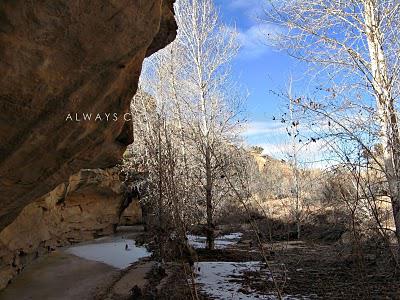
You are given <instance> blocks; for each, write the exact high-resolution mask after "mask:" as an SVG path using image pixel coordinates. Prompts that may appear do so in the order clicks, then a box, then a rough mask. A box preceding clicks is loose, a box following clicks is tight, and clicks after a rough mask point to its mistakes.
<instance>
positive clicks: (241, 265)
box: [195, 261, 309, 300]
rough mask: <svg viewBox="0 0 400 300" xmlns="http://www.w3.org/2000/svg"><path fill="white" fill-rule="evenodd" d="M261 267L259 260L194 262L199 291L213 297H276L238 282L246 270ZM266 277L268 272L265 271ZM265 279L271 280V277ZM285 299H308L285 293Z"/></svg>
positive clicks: (244, 299)
mask: <svg viewBox="0 0 400 300" xmlns="http://www.w3.org/2000/svg"><path fill="white" fill-rule="evenodd" d="M262 267H263V264H262V263H261V262H257V261H251V262H198V263H196V264H195V271H196V273H197V277H196V282H197V284H199V287H200V291H202V292H204V293H205V294H207V295H208V296H210V297H211V298H213V299H221V300H222V299H223V300H226V299H241V300H255V299H268V300H275V299H278V297H276V296H275V295H274V294H272V293H271V294H269V295H264V294H261V293H259V292H257V291H254V290H251V289H250V288H249V287H246V286H243V285H242V284H241V282H240V278H241V275H243V273H244V272H246V271H253V272H254V271H259V270H260V268H262ZM266 274H267V277H268V274H270V273H269V272H267V273H266ZM265 280H268V281H271V280H272V279H271V277H268V278H266V279H265ZM282 298H283V299H285V300H296V299H297V300H298V299H303V300H305V299H309V298H308V297H305V296H292V295H285V296H283V297H282Z"/></svg>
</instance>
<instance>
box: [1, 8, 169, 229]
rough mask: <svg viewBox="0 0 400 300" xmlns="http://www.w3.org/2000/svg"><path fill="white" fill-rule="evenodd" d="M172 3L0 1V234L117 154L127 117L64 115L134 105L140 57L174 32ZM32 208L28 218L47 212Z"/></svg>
mask: <svg viewBox="0 0 400 300" xmlns="http://www.w3.org/2000/svg"><path fill="white" fill-rule="evenodd" d="M172 2H173V0H146V1H142V0H130V1H120V0H111V1H110V0H99V1H66V0H43V1H24V0H15V1H7V0H5V1H1V2H0V74H1V76H0V112H1V113H0V230H1V229H2V228H4V227H5V226H7V225H8V224H10V223H11V222H12V221H13V219H14V218H15V217H16V216H17V215H18V213H19V212H20V211H21V210H22V209H23V208H24V207H25V206H26V205H27V204H29V203H31V202H32V201H34V200H35V199H38V198H39V197H40V196H42V195H44V194H46V193H47V192H49V191H51V190H52V189H54V188H55V187H56V186H57V185H58V184H60V183H61V182H65V181H66V180H67V179H68V177H69V176H70V175H71V174H74V173H76V172H78V171H79V170H80V169H89V168H108V167H112V166H114V165H115V164H116V163H117V161H118V160H119V159H120V158H121V156H122V153H123V151H124V150H125V147H126V145H127V144H129V143H130V142H131V129H130V122H124V120H123V118H119V119H118V120H117V121H112V122H105V121H103V122H96V123H93V122H66V116H67V114H68V113H75V112H78V113H82V112H93V113H113V112H115V113H118V114H119V115H122V114H123V113H125V112H127V111H128V110H129V102H130V99H131V98H132V96H133V95H134V93H135V91H136V88H137V82H138V78H139V75H140V71H141V65H142V62H143V59H144V58H145V57H146V56H148V55H150V54H151V53H153V52H155V51H157V50H158V49H160V48H162V47H164V46H165V45H166V44H167V43H169V42H171V41H172V40H173V38H174V37H175V33H176V24H175V20H174V16H173V9H172V4H173V3H172ZM43 201H44V200H43ZM82 201H85V200H83V199H82ZM91 201H94V199H93V200H91ZM43 203H45V202H43ZM34 205H36V206H38V207H42V206H43V205H44V206H43V209H39V208H38V209H36V210H34V211H31V212H30V211H29V210H27V211H26V212H24V213H25V214H27V216H26V217H27V218H31V219H32V221H31V222H35V221H34V220H36V219H35V218H37V216H38V215H39V216H40V215H41V214H44V213H45V212H46V209H47V206H46V205H47V204H43V205H42V206H39V205H38V204H37V203H36V204H34ZM82 205H83V206H84V204H82ZM82 205H81V207H82ZM99 205H101V204H99ZM74 209H75V210H77V211H78V210H80V208H79V206H75V208H74ZM71 215H73V214H71ZM71 217H72V216H71ZM49 222H50V221H49ZM32 224H35V223H32ZM40 230H41V229H40ZM46 230H50V227H49V228H48V229H46ZM59 230H61V229H59ZM38 231H39V230H38ZM4 234H5V233H4ZM40 234H42V233H40ZM43 234H45V233H43ZM46 234H47V233H46Z"/></svg>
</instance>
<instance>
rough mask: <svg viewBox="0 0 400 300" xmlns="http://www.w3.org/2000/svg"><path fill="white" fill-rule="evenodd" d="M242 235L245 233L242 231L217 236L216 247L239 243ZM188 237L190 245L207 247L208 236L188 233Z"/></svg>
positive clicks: (220, 247)
mask: <svg viewBox="0 0 400 300" xmlns="http://www.w3.org/2000/svg"><path fill="white" fill-rule="evenodd" d="M242 235H243V234H242V233H241V232H234V233H230V234H226V235H222V236H219V237H217V238H216V239H215V241H214V243H215V245H214V246H215V249H225V248H227V247H229V246H231V245H235V244H237V242H238V241H239V240H240V238H241V237H242ZM187 238H188V241H189V245H191V246H192V247H193V248H196V249H204V248H206V241H207V238H206V237H205V236H199V235H192V234H188V235H187Z"/></svg>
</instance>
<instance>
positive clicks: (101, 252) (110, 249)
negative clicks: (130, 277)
mask: <svg viewBox="0 0 400 300" xmlns="http://www.w3.org/2000/svg"><path fill="white" fill-rule="evenodd" d="M100 241H101V240H100ZM126 248H127V249H126ZM66 252H67V253H70V254H73V255H76V256H79V257H82V258H85V259H88V260H94V261H99V262H102V263H105V264H107V265H110V266H113V267H115V268H118V269H125V268H127V267H129V266H130V265H131V264H132V263H134V262H137V261H138V260H139V259H141V258H144V257H148V256H150V255H151V253H150V252H148V251H147V249H146V248H145V247H138V246H136V245H135V241H134V240H130V239H115V240H111V241H107V242H99V241H94V242H93V243H90V244H85V245H78V246H73V247H70V248H68V249H67V250H66Z"/></svg>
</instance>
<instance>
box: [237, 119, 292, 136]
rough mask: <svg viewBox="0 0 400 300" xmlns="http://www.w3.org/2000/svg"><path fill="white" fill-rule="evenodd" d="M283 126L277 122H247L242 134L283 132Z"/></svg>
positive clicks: (255, 134) (254, 134)
mask: <svg viewBox="0 0 400 300" xmlns="http://www.w3.org/2000/svg"><path fill="white" fill-rule="evenodd" d="M285 130H286V129H285V127H284V126H282V124H280V123H278V122H249V123H247V126H246V129H245V130H244V132H243V133H242V134H243V135H244V136H247V137H249V136H258V135H265V134H274V135H278V134H283V133H285Z"/></svg>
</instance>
